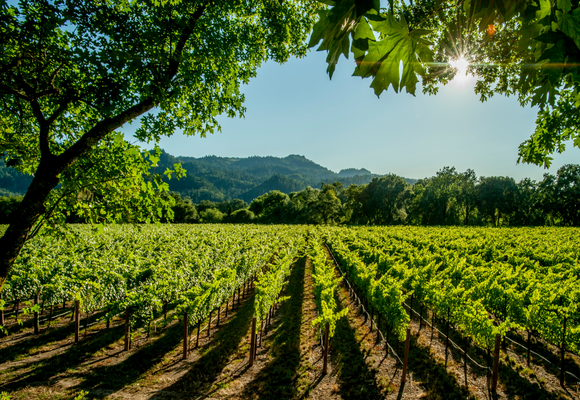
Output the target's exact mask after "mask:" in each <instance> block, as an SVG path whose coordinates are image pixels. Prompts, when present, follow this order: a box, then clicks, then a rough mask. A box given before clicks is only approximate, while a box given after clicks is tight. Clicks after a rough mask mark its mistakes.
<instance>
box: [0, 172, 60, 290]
mask: <svg viewBox="0 0 580 400" xmlns="http://www.w3.org/2000/svg"><path fill="white" fill-rule="evenodd" d="M47 164H48V163H47V162H45V163H42V162H41V163H40V165H39V166H38V170H37V173H36V176H35V177H34V179H33V180H32V183H31V184H30V187H29V188H28V191H27V192H26V195H24V199H22V203H20V205H19V206H18V208H17V209H16V210H14V212H13V213H12V215H13V218H12V220H13V221H15V222H12V223H10V225H9V226H8V229H7V230H6V232H5V233H4V236H2V237H1V238H0V290H2V288H3V287H4V282H5V281H6V278H8V274H9V273H10V270H11V269H12V266H13V265H14V262H15V261H16V258H17V257H18V254H20V250H21V249H22V246H24V243H26V241H27V240H28V235H29V234H30V230H31V229H32V227H33V226H34V224H35V223H36V221H37V220H38V218H39V217H40V216H41V215H42V214H44V213H45V212H46V210H45V208H44V200H46V197H47V196H48V194H49V193H50V191H51V190H52V189H53V188H54V187H55V186H56V185H58V178H57V175H56V174H54V173H53V174H51V173H50V172H49V173H46V172H45V173H43V172H44V171H46V170H47V169H48V168H47Z"/></svg>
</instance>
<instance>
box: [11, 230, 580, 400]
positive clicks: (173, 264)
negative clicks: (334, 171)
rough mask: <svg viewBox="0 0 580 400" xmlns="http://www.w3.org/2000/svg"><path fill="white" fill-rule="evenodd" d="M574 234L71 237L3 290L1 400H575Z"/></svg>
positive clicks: (579, 252)
mask: <svg viewBox="0 0 580 400" xmlns="http://www.w3.org/2000/svg"><path fill="white" fill-rule="evenodd" d="M579 257H580V230H578V229H567V228H517V229H489V228H457V227H455V228H421V227H407V226H401V227H351V228H344V227H306V226H279V225H270V226H254V225H237V226H236V225H201V226H200V225H178V226H175V225H174V226H171V225H159V226H128V225H120V226H111V227H107V228H105V229H104V231H101V232H99V231H96V230H93V229H91V228H90V227H86V226H73V227H72V228H71V229H70V230H69V231H68V232H66V233H63V234H62V235H61V236H52V237H48V236H38V237H36V238H34V239H33V240H31V241H30V242H29V243H28V244H27V245H26V247H25V248H24V250H23V251H22V253H21V255H20V257H19V259H18V260H17V263H16V265H15V267H14V269H13V270H12V272H11V275H10V277H9V279H8V280H7V282H6V285H5V287H4V289H3V291H2V299H1V300H0V304H2V308H3V310H2V312H1V314H0V325H2V328H1V329H2V332H1V333H0V393H2V395H1V396H3V397H0V398H2V399H4V398H11V399H21V398H22V399H23V398H27V399H33V398H39V399H40V398H50V399H52V398H54V399H57V398H58V399H61V398H71V399H72V398H78V399H83V398H161V397H163V398H239V399H242V398H244V399H245V398H248V399H251V398H276V399H285V398H317V399H343V398H352V399H355V398H393V399H394V398H399V399H400V398H402V399H412V398H440V399H446V398H458V399H459V398H485V399H488V398H522V399H538V398H546V399H560V398H580V396H579V394H578V393H579V392H578V390H579V385H580V357H578V354H579V353H580V310H579V304H580V283H579V277H580V261H579Z"/></svg>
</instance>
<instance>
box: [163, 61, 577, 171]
mask: <svg viewBox="0 0 580 400" xmlns="http://www.w3.org/2000/svg"><path fill="white" fill-rule="evenodd" d="M325 57H326V53H325V52H315V51H311V52H310V53H309V55H308V56H307V57H306V58H303V59H292V60H290V61H289V62H287V63H286V64H283V65H279V64H276V63H273V62H269V63H266V64H265V65H263V66H262V67H261V68H260V69H259V70H258V76H257V77H256V78H254V79H253V80H252V81H251V82H250V84H248V85H246V86H244V87H243V92H244V93H245V95H246V103H245V105H246V107H247V112H246V116H245V118H242V119H230V118H225V117H223V118H220V123H221V126H222V132H221V133H219V132H218V133H215V134H213V135H208V137H206V138H200V137H184V136H183V135H181V134H179V133H176V134H174V135H173V136H172V137H170V138H163V139H162V141H161V144H160V145H161V147H162V148H164V149H165V150H166V151H167V152H169V153H170V154H173V155H176V156H179V155H183V156H193V157H202V156H206V155H216V156H224V157H248V156H255V155H257V156H268V155H272V156H278V157H285V156H287V155H289V154H300V155H304V156H305V157H307V158H309V159H311V160H313V161H314V162H316V163H318V164H321V165H323V166H325V167H327V168H329V169H331V170H333V171H336V172H338V171H339V170H341V169H343V168H350V167H354V168H363V167H364V168H367V169H369V170H371V171H372V172H373V173H378V174H386V173H395V174H398V175H401V176H404V177H409V178H423V177H428V176H433V175H434V174H435V173H436V172H437V171H438V170H440V169H441V168H443V167H444V166H454V167H456V168H457V169H458V170H459V171H464V170H466V169H467V168H471V169H473V170H474V171H475V172H476V174H477V175H478V176H498V175H501V176H511V177H513V178H515V179H516V181H519V180H520V179H522V178H524V177H530V178H532V179H535V180H541V179H542V175H543V174H544V173H545V172H548V171H546V170H545V169H543V168H539V167H536V166H532V165H525V164H516V161H517V149H518V145H519V144H520V143H521V142H523V141H524V140H525V139H527V138H528V137H529V135H530V133H531V132H533V130H534V125H535V124H534V122H535V118H536V111H537V110H536V109H532V108H530V107H527V108H522V107H521V106H520V105H519V103H518V102H517V100H516V99H515V98H506V97H501V96H495V97H493V98H492V99H490V100H488V101H487V102H486V103H481V102H480V101H479V98H478V96H476V95H475V94H474V93H473V83H474V79H473V78H471V79H462V80H454V81H453V82H452V83H451V84H449V85H447V86H445V87H442V88H441V89H440V92H439V94H438V95H436V96H426V95H423V94H421V93H420V90H417V92H418V93H417V96H416V97H413V96H411V95H410V94H407V93H399V94H397V93H395V92H394V91H392V89H390V90H389V92H384V93H383V94H382V95H381V98H380V99H379V98H377V97H376V96H375V94H374V92H373V90H372V89H371V88H369V85H370V83H371V81H370V80H369V79H364V80H363V79H361V78H358V77H353V76H351V75H352V71H353V69H354V65H353V63H352V61H351V60H345V59H344V58H342V59H341V60H340V62H339V64H338V67H337V70H336V72H335V74H334V76H333V78H332V80H330V79H329V78H328V75H327V74H326V63H325ZM568 148H569V150H567V151H566V152H565V153H564V154H562V155H555V156H554V163H553V166H552V168H550V170H549V172H551V173H554V174H555V173H556V171H557V169H558V168H559V167H560V166H562V165H564V164H567V163H580V150H579V149H577V148H572V146H568Z"/></svg>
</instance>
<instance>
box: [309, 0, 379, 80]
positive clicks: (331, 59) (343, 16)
mask: <svg viewBox="0 0 580 400" xmlns="http://www.w3.org/2000/svg"><path fill="white" fill-rule="evenodd" d="M327 3H328V4H329V5H332V6H333V7H332V8H331V9H330V10H319V11H318V15H319V17H320V18H319V20H318V22H317V23H316V24H315V25H314V28H313V30H312V35H311V36H310V41H309V43H308V47H313V46H316V45H317V44H318V43H319V42H320V41H321V40H322V43H321V44H320V46H319V47H318V49H317V51H323V50H326V51H328V56H327V57H326V62H327V63H328V68H327V69H326V72H328V75H329V76H330V77H331V78H332V75H333V73H334V70H335V68H336V64H337V63H338V60H339V58H340V55H341V54H342V55H344V57H345V58H348V53H349V50H350V39H351V34H352V33H353V32H354V29H355V27H356V25H357V23H358V21H360V20H361V19H362V16H363V15H364V14H365V13H366V12H367V11H369V10H373V9H374V10H377V11H378V9H379V7H380V1H378V0H338V1H334V2H332V3H330V2H327Z"/></svg>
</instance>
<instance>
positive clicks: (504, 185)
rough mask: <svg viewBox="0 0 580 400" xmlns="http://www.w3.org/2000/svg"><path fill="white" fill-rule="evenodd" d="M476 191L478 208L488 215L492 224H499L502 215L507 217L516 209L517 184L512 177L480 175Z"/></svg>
mask: <svg viewBox="0 0 580 400" xmlns="http://www.w3.org/2000/svg"><path fill="white" fill-rule="evenodd" d="M477 193H478V200H479V204H478V209H479V211H480V212H481V213H482V214H484V215H487V216H488V217H489V220H490V222H491V223H492V225H495V226H500V224H501V221H502V217H504V218H508V217H509V215H510V214H511V213H512V212H514V211H515V210H516V201H517V193H518V186H517V185H516V182H515V181H514V179H513V178H510V177H507V176H506V177H503V176H491V177H489V178H484V177H482V178H480V183H479V185H478V186H477Z"/></svg>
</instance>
